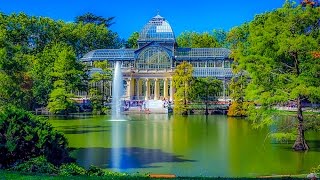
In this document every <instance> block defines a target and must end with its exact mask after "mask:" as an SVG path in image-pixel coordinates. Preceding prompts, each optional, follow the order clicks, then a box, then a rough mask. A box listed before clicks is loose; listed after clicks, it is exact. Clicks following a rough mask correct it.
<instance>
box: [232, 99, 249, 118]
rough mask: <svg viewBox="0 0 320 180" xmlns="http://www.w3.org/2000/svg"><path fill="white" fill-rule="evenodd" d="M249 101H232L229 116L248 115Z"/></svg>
mask: <svg viewBox="0 0 320 180" xmlns="http://www.w3.org/2000/svg"><path fill="white" fill-rule="evenodd" d="M247 106H248V103H237V102H232V104H231V106H230V107H229V110H228V116H231V117H245V116H247Z"/></svg>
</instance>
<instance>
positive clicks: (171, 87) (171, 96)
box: [169, 79, 173, 101]
mask: <svg viewBox="0 0 320 180" xmlns="http://www.w3.org/2000/svg"><path fill="white" fill-rule="evenodd" d="M169 100H170V101H173V81H172V79H170V99H169Z"/></svg>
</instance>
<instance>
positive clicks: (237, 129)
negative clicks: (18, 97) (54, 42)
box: [49, 114, 320, 177]
mask: <svg viewBox="0 0 320 180" xmlns="http://www.w3.org/2000/svg"><path fill="white" fill-rule="evenodd" d="M110 119H111V117H110V116H87V117H81V118H73V119H58V118H51V119H50V121H49V122H50V123H52V124H53V126H54V127H55V128H56V129H58V130H60V131H62V132H63V133H65V135H66V137H67V138H68V140H69V146H70V147H73V148H77V150H75V151H74V152H73V155H74V156H75V157H76V159H77V162H78V163H79V164H80V165H82V166H84V167H89V166H90V165H96V166H99V167H102V168H106V169H110V170H113V171H118V172H128V173H136V172H139V173H164V174H175V175H177V176H214V177H217V176H221V177H256V176H263V175H275V174H277V175H279V174H282V175H290V174H301V173H309V172H310V169H311V167H315V166H317V165H319V164H320V158H319V157H320V136H319V135H318V134H316V133H314V132H310V133H307V135H306V137H307V140H308V141H307V142H308V143H309V146H310V147H311V150H309V151H308V152H300V153H299V152H294V151H293V150H292V149H291V146H292V142H289V143H288V144H279V143H276V142H273V141H272V140H270V139H269V138H266V136H267V134H268V132H269V130H268V129H267V128H266V129H252V128H251V126H250V123H249V122H248V121H247V120H245V119H236V118H227V117H226V116H218V115H217V116H208V117H206V116H201V115H192V116H188V117H183V116H175V115H167V114H142V115H127V116H125V119H126V121H112V120H110Z"/></svg>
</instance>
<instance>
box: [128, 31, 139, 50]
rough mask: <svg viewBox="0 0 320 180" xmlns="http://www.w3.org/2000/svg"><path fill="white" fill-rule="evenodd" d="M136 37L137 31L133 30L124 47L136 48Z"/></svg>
mask: <svg viewBox="0 0 320 180" xmlns="http://www.w3.org/2000/svg"><path fill="white" fill-rule="evenodd" d="M138 39H139V33H138V32H133V33H132V34H131V36H130V37H129V38H128V41H127V44H126V48H132V49H136V48H138Z"/></svg>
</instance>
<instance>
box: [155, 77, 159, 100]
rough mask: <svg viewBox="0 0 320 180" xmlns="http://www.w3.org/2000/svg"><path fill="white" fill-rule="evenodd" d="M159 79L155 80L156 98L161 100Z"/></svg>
mask: <svg viewBox="0 0 320 180" xmlns="http://www.w3.org/2000/svg"><path fill="white" fill-rule="evenodd" d="M159 90H160V86H159V79H155V80H154V100H159Z"/></svg>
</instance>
